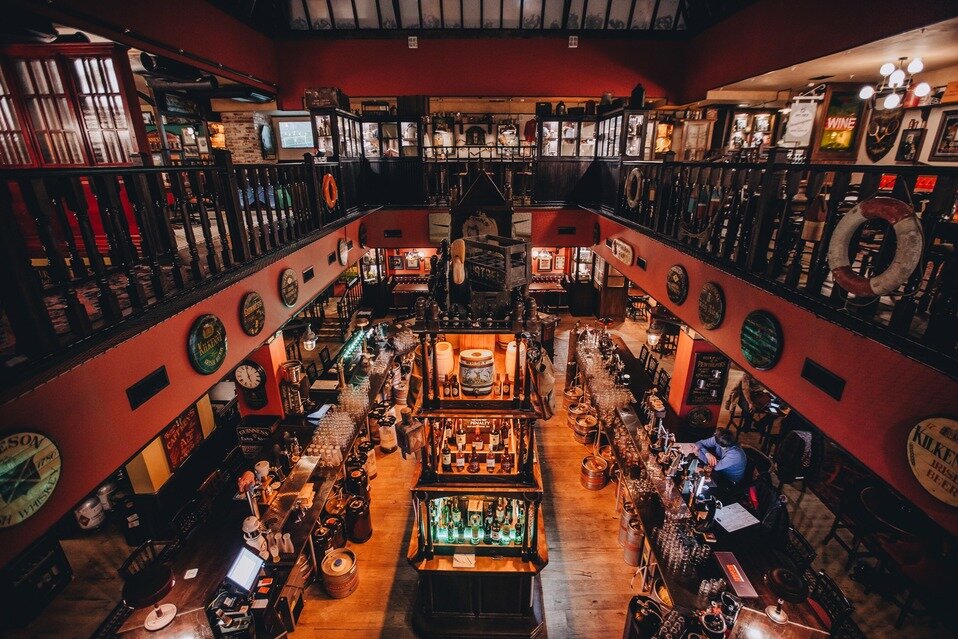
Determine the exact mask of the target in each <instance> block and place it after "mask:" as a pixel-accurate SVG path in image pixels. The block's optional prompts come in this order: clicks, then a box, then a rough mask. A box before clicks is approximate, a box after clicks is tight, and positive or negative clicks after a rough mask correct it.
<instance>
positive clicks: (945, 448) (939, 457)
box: [907, 417, 958, 506]
mask: <svg viewBox="0 0 958 639" xmlns="http://www.w3.org/2000/svg"><path fill="white" fill-rule="evenodd" d="M907 450H908V465H909V466H911V472H913V473H915V479H917V480H918V483H919V484H921V486H922V488H924V489H925V490H927V491H928V492H929V493H931V495H932V496H933V497H935V498H937V499H940V500H941V501H943V502H945V503H946V504H948V505H949V506H958V482H956V481H955V459H956V458H958V420H955V419H951V418H949V417H929V418H928V419H923V420H922V421H920V422H918V425H917V426H915V427H914V428H912V429H911V433H909V435H908V444H907Z"/></svg>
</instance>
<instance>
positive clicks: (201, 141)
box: [196, 135, 210, 153]
mask: <svg viewBox="0 0 958 639" xmlns="http://www.w3.org/2000/svg"><path fill="white" fill-rule="evenodd" d="M196 148H197V149H199V151H200V153H209V152H210V144H209V142H207V141H206V136H205V135H203V136H200V137H198V138H196Z"/></svg>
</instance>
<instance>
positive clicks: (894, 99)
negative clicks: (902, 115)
mask: <svg viewBox="0 0 958 639" xmlns="http://www.w3.org/2000/svg"><path fill="white" fill-rule="evenodd" d="M899 104H901V96H900V95H898V94H897V93H889V94H888V95H887V96H886V97H885V101H884V102H882V106H884V107H885V108H886V109H894V108H895V107H896V106H898V105H899Z"/></svg>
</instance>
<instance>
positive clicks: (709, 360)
mask: <svg viewBox="0 0 958 639" xmlns="http://www.w3.org/2000/svg"><path fill="white" fill-rule="evenodd" d="M728 369H729V360H728V358H727V357H726V356H725V355H723V354H722V353H715V352H713V353H696V354H695V363H694V364H693V365H692V386H691V388H689V394H688V397H687V398H686V400H685V403H686V404H694V405H703V404H704V405H713V406H717V405H719V404H721V403H722V397H723V395H725V384H726V383H727V382H728Z"/></svg>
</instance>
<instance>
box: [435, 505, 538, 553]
mask: <svg viewBox="0 0 958 639" xmlns="http://www.w3.org/2000/svg"><path fill="white" fill-rule="evenodd" d="M475 508H478V509H479V510H474V509H475ZM467 511H468V512H467ZM429 519H430V523H431V527H432V530H433V533H434V540H435V542H436V543H437V544H439V545H444V544H474V545H483V546H510V545H513V544H515V545H517V546H518V545H521V544H522V525H523V521H524V519H525V510H524V507H523V505H522V504H521V502H520V501H518V500H513V499H506V498H505V497H500V498H498V499H493V498H486V497H478V498H477V497H475V496H470V497H466V496H463V497H458V498H457V497H441V498H438V499H434V500H432V501H431V502H430V504H429Z"/></svg>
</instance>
